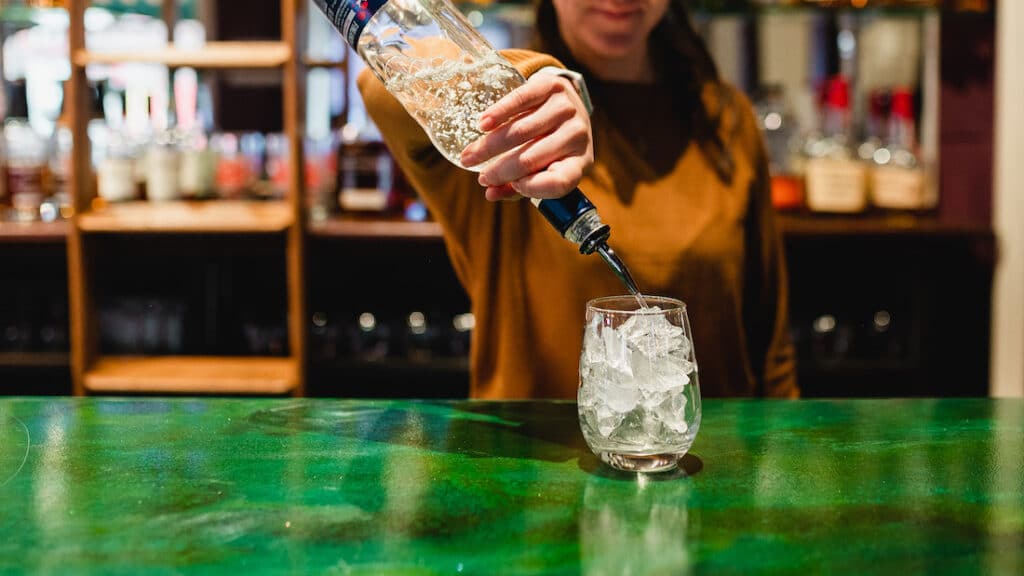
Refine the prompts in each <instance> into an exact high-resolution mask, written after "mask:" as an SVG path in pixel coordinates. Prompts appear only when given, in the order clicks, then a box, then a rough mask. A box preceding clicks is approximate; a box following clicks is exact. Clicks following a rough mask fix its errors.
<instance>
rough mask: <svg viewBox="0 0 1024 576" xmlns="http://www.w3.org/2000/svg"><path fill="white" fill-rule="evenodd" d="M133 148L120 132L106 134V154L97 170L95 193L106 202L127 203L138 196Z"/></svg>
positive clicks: (134, 151)
mask: <svg viewBox="0 0 1024 576" xmlns="http://www.w3.org/2000/svg"><path fill="white" fill-rule="evenodd" d="M135 157H136V150H135V146H133V145H132V143H131V142H130V141H129V140H128V139H127V138H126V137H125V136H124V135H123V134H121V133H120V132H115V131H110V132H109V133H108V134H107V143H106V153H105V154H104V155H103V159H102V160H100V164H99V169H98V170H97V174H96V179H97V192H98V193H99V196H100V198H103V199H104V200H106V201H107V202H127V201H130V200H135V199H136V198H138V196H139V191H138V185H137V182H136V178H135V172H136V169H135Z"/></svg>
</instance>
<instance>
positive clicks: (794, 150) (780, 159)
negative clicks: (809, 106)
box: [756, 85, 804, 210]
mask: <svg viewBox="0 0 1024 576" xmlns="http://www.w3.org/2000/svg"><path fill="white" fill-rule="evenodd" d="M756 108H757V117H758V121H759V123H760V125H761V130H762V132H763V133H764V139H765V146H766V148H767V152H768V168H769V172H770V174H771V197H772V205H774V206H775V208H776V209H777V210H797V209H800V208H801V207H802V206H803V203H804V186H803V175H802V174H800V162H799V158H798V156H799V153H800V143H799V133H800V130H799V129H798V127H797V125H796V119H795V118H794V116H793V114H792V113H791V110H790V108H789V106H788V102H787V101H786V94H785V92H784V88H783V87H782V86H781V85H773V86H767V87H765V88H764V89H763V90H762V94H761V98H759V99H758V102H757V105H756Z"/></svg>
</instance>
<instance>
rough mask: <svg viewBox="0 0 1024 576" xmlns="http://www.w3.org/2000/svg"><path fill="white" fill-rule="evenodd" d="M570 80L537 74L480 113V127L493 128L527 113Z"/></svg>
mask: <svg viewBox="0 0 1024 576" xmlns="http://www.w3.org/2000/svg"><path fill="white" fill-rule="evenodd" d="M568 85H569V84H568V81H566V80H565V79H563V78H560V77H558V76H553V75H549V74H535V75H533V76H531V77H530V79H529V80H528V81H527V82H526V83H524V84H523V85H522V86H520V87H518V88H516V89H515V90H513V91H511V92H509V93H508V94H506V95H505V96H503V97H502V98H501V99H500V100H498V101H497V102H495V103H494V104H492V105H491V106H490V107H489V108H488V109H487V110H484V111H483V113H482V114H480V123H479V128H480V130H482V131H484V132H488V131H490V130H493V129H494V128H495V127H496V126H500V125H502V124H504V123H505V122H508V121H509V120H511V119H512V118H515V117H516V116H519V115H521V114H525V113H527V112H529V111H530V110H533V109H534V108H537V107H539V106H540V105H541V104H543V103H544V102H546V101H547V99H548V98H549V97H550V95H551V94H552V93H553V92H557V91H560V90H564V89H565V88H566V86H568Z"/></svg>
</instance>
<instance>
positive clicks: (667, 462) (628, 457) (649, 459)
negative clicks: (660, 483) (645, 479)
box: [597, 452, 683, 472]
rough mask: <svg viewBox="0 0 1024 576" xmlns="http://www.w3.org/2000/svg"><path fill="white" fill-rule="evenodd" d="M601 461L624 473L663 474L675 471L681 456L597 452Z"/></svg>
mask: <svg viewBox="0 0 1024 576" xmlns="http://www.w3.org/2000/svg"><path fill="white" fill-rule="evenodd" d="M597 455H598V456H599V457H600V458H601V460H602V461H603V462H604V463H605V464H607V465H609V466H611V467H612V468H615V469H616V470H623V471H625V472H665V471H668V470H675V468H676V466H677V465H678V464H679V459H680V458H682V457H683V455H682V454H623V453H621V452H598V453H597Z"/></svg>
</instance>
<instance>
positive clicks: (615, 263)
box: [596, 243, 648, 310]
mask: <svg viewBox="0 0 1024 576" xmlns="http://www.w3.org/2000/svg"><path fill="white" fill-rule="evenodd" d="M596 252H597V253H598V254H600V255H601V258H602V259H603V260H604V261H605V264H607V265H608V267H609V268H611V269H612V272H614V273H615V275H616V276H618V277H619V280H621V281H622V283H623V284H625V285H626V289H628V290H629V293H630V294H632V295H633V298H636V303H637V304H639V305H640V309H641V310H647V309H648V306H647V300H646V299H645V298H644V295H643V294H641V293H640V289H639V288H637V286H636V281H635V280H633V275H632V274H630V273H629V268H627V267H626V264H625V263H624V262H623V261H622V259H621V258H619V256H618V254H616V253H615V251H614V250H612V249H611V247H610V246H608V244H607V243H602V244H601V245H600V246H598V247H597V250H596Z"/></svg>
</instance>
